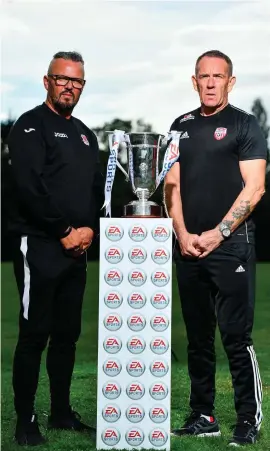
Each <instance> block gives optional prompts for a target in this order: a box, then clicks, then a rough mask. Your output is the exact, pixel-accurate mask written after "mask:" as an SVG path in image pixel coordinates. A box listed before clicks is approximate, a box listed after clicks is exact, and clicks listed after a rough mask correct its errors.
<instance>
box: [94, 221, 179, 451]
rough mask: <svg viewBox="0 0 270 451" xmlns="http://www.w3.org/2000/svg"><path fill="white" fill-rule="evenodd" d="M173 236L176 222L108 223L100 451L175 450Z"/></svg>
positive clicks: (103, 228) (103, 242)
mask: <svg viewBox="0 0 270 451" xmlns="http://www.w3.org/2000/svg"><path fill="white" fill-rule="evenodd" d="M172 236H173V229H172V220H171V219H168V218H159V217H158V218H142V217H140V218H138V217H137V218H136V217H133V218H101V219H100V260H99V319H98V368H97V372H98V373H97V384H98V386H97V409H96V413H97V434H96V449H97V450H104V449H107V450H112V449H114V450H119V451H120V450H128V451H132V450H134V449H135V448H137V449H142V448H143V449H145V450H149V451H150V450H152V449H153V448H154V449H157V450H158V449H162V450H164V451H170V450H171V445H170V423H171V406H170V400H171V325H172V302H171V300H172V252H171V249H172ZM137 334H138V335H137ZM138 351H139V353H138ZM123 395H124V396H123ZM134 405H135V406H134ZM157 407H158V408H157ZM138 417H139V418H140V420H141V421H140V422H139V423H133V421H137V419H138ZM156 418H157V420H156ZM156 421H161V422H160V423H158V422H156ZM137 424H138V426H137Z"/></svg>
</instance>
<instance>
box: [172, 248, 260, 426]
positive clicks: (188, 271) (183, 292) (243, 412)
mask: <svg viewBox="0 0 270 451" xmlns="http://www.w3.org/2000/svg"><path fill="white" fill-rule="evenodd" d="M175 254H176V255H175V262H176V269H177V280H178V287H179V293H180V298H181V305H182V312H183V318H184V322H185V325H186V331H187V338H188V369H189V376H190V380H191V394H190V407H191V409H192V410H194V411H197V412H200V413H203V414H205V415H211V414H212V412H213V410H214V400H215V369H216V357H215V346H214V339H215V329H216V323H218V327H219V330H220V334H221V339H222V343H223V346H224V349H225V351H226V354H227V357H228V360H229V366H230V372H231V376H232V383H233V388H234V400H235V409H236V412H237V416H238V419H239V420H241V419H244V420H248V421H250V422H251V423H252V424H255V425H259V424H260V423H261V421H262V410H261V403H262V386H261V379H260V373H259V368H258V362H257V359H256V355H255V351H254V348H253V345H252V339H251V332H252V328H253V317H254V299H255V268H256V257H255V250H254V246H253V245H252V244H249V243H230V242H229V241H227V242H224V243H223V244H222V245H221V246H220V247H219V248H218V249H216V250H215V251H214V252H212V253H211V254H209V256H207V257H206V258H205V259H202V260H199V259H196V260H191V259H190V260H188V259H184V258H183V257H182V256H181V255H180V254H179V252H178V251H176V252H175Z"/></svg>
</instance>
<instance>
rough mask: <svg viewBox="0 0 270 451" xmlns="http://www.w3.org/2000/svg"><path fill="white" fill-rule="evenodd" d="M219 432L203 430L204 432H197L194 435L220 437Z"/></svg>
mask: <svg viewBox="0 0 270 451" xmlns="http://www.w3.org/2000/svg"><path fill="white" fill-rule="evenodd" d="M220 436H221V432H220V431H218V432H205V433H204V434H197V435H195V437H220Z"/></svg>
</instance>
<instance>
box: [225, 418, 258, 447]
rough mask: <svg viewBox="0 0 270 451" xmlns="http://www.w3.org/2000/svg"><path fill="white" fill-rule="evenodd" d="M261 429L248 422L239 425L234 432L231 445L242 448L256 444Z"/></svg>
mask: <svg viewBox="0 0 270 451" xmlns="http://www.w3.org/2000/svg"><path fill="white" fill-rule="evenodd" d="M259 429H260V428H259V427H257V426H255V425H254V424H251V423H249V422H248V421H242V422H239V423H237V425H236V426H235V429H234V432H233V436H232V438H231V440H230V441H229V445H230V446H241V445H247V444H253V443H255V442H256V440H257V435H258V433H259Z"/></svg>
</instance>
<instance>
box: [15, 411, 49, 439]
mask: <svg viewBox="0 0 270 451" xmlns="http://www.w3.org/2000/svg"><path fill="white" fill-rule="evenodd" d="M15 440H16V442H17V443H18V445H28V446H37V445H42V443H45V442H46V440H45V438H44V437H43V436H42V434H41V432H40V430H39V425H38V421H37V415H32V418H31V419H30V420H26V419H25V418H20V417H18V419H17V424H16V430H15Z"/></svg>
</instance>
